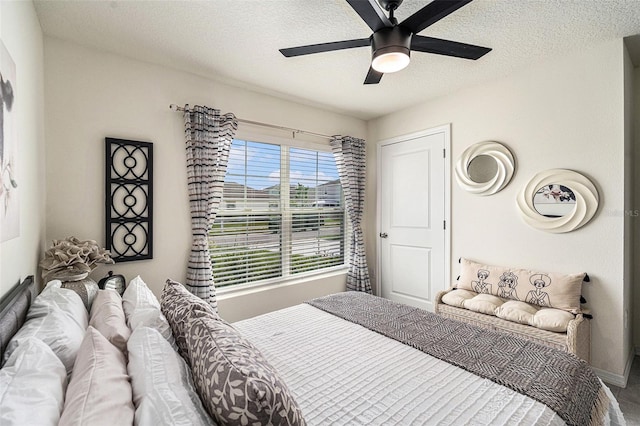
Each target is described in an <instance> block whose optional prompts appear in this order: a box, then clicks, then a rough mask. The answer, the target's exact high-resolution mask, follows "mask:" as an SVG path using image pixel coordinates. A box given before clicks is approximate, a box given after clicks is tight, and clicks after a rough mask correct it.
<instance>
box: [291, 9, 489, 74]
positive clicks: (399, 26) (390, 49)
mask: <svg viewBox="0 0 640 426" xmlns="http://www.w3.org/2000/svg"><path fill="white" fill-rule="evenodd" d="M471 1H472V0H434V1H432V2H431V3H429V4H427V5H426V6H425V7H423V8H422V9H420V10H418V11H417V12H416V13H414V14H413V15H411V16H410V17H408V18H407V19H405V20H404V21H402V22H401V23H398V20H397V19H396V18H395V17H394V16H393V14H394V12H395V10H396V9H397V8H398V7H399V6H400V4H401V3H402V0H377V1H376V0H347V3H349V5H351V7H352V8H353V9H354V10H355V11H356V13H357V14H358V15H360V17H361V18H362V19H363V20H364V21H365V22H366V23H367V25H369V27H370V28H371V29H372V30H373V34H371V36H370V37H369V38H359V39H355V40H343V41H334V42H330V43H320V44H311V45H308V46H299V47H291V48H287V49H280V52H281V53H282V54H283V55H284V56H286V57H287V58H289V57H292V56H300V55H310V54H312V53H321V52H331V51H333V50H342V49H351V48H354V47H366V46H371V57H372V60H371V66H370V67H369V72H368V73H367V77H366V78H365V80H364V84H378V83H379V82H380V79H381V78H382V75H383V74H385V73H391V72H396V71H400V70H401V69H403V68H405V67H406V66H407V65H409V60H410V59H409V55H410V53H411V51H412V50H414V51H417V52H427V53H435V54H437V55H447V56H454V57H456V58H464V59H474V60H475V59H478V58H480V57H482V56H484V55H486V54H487V53H489V52H490V51H491V49H490V48H488V47H480V46H474V45H471V44H465V43H458V42H455V41H449V40H442V39H438V38H433V37H425V36H420V35H418V33H419V32H420V31H422V30H424V29H425V28H427V27H428V26H430V25H432V24H434V23H435V22H438V21H439V20H440V19H442V18H444V17H445V16H447V15H449V14H451V13H453V12H455V11H456V10H458V9H460V8H461V7H462V6H464V5H466V4H468V3H470V2H471ZM378 3H380V5H378ZM380 6H382V7H383V8H384V9H385V10H387V11H388V12H389V17H387V16H386V15H385V13H384V12H383V11H382V9H381V7H380Z"/></svg>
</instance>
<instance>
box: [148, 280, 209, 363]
mask: <svg viewBox="0 0 640 426" xmlns="http://www.w3.org/2000/svg"><path fill="white" fill-rule="evenodd" d="M160 309H161V310H162V314H163V315H164V316H165V317H166V318H167V321H168V322H169V325H170V326H171V331H172V332H173V337H174V338H175V340H176V345H177V346H178V351H179V352H180V355H182V357H183V358H184V359H185V360H186V361H187V362H189V357H188V354H187V343H186V337H185V334H186V328H187V324H188V323H189V321H190V320H191V318H193V317H198V316H201V315H204V316H212V317H213V318H216V319H219V318H220V317H218V314H217V313H215V312H214V310H213V308H211V306H210V305H209V304H208V303H207V302H205V301H204V300H202V299H201V298H199V297H198V296H196V295H195V294H193V293H191V292H189V290H187V289H186V288H185V286H184V285H182V284H180V283H179V282H177V281H173V280H167V282H166V284H165V286H164V289H163V290H162V300H161V302H160Z"/></svg>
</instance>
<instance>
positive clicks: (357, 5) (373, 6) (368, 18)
mask: <svg viewBox="0 0 640 426" xmlns="http://www.w3.org/2000/svg"><path fill="white" fill-rule="evenodd" d="M347 3H349V4H350V5H351V7H352V8H353V10H355V11H356V13H357V14H358V15H360V17H361V18H362V20H363V21H364V22H366V23H367V25H368V26H369V28H371V29H372V30H373V32H376V31H378V30H381V29H382V28H384V27H392V26H393V24H392V23H391V21H390V20H389V18H387V16H386V15H385V14H384V12H383V11H382V9H381V8H380V6H379V5H378V2H377V1H376V0H347Z"/></svg>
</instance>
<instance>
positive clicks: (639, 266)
mask: <svg viewBox="0 0 640 426" xmlns="http://www.w3.org/2000/svg"><path fill="white" fill-rule="evenodd" d="M633 78H634V81H633V82H634V84H633V91H634V111H633V116H634V148H635V149H634V153H633V158H634V163H635V164H640V147H638V146H637V144H638V143H640V114H638V108H639V106H640V67H636V68H635V69H634V72H633ZM634 172H635V173H634V182H635V183H636V184H635V185H634V187H633V189H634V193H633V210H632V211H633V212H634V213H635V212H638V214H637V215H634V216H633V218H634V221H633V224H634V227H633V228H632V229H633V235H634V261H633V262H632V263H633V266H634V268H635V269H634V276H635V277H636V280H635V281H636V282H634V283H633V289H632V293H633V308H634V309H633V337H634V338H633V341H634V344H635V346H636V353H640V262H638V261H637V260H636V259H637V256H638V255H640V223H638V221H640V185H639V184H638V181H639V180H640V171H639V170H637V167H636V168H635V170H634Z"/></svg>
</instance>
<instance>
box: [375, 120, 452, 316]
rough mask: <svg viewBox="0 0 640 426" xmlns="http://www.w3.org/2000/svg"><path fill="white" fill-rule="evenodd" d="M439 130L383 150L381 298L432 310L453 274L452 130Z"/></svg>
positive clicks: (402, 141) (381, 153)
mask: <svg viewBox="0 0 640 426" xmlns="http://www.w3.org/2000/svg"><path fill="white" fill-rule="evenodd" d="M439 130H440V131H435V132H433V133H429V132H426V133H427V134H426V135H423V136H417V137H413V138H408V139H406V140H401V141H395V142H392V143H387V144H385V143H383V144H382V145H381V147H380V151H379V154H380V157H379V158H380V172H379V173H380V186H379V188H380V194H379V197H380V198H379V200H380V235H379V241H380V245H379V248H380V250H379V253H380V259H379V265H380V278H381V280H380V285H381V293H382V297H385V298H388V299H391V300H395V301H397V302H401V303H406V304H408V305H412V306H416V307H419V308H423V309H427V310H431V311H432V310H433V304H434V300H435V296H436V293H437V292H438V291H440V290H443V289H445V288H448V285H447V283H446V281H445V280H447V279H448V275H449V274H448V268H449V267H448V261H449V255H448V238H447V233H448V231H447V230H446V228H447V226H446V223H445V220H446V219H447V215H448V209H447V208H446V202H447V200H448V197H449V195H448V191H449V188H448V186H449V185H448V182H449V180H448V178H447V175H446V173H448V172H449V170H448V167H447V166H446V158H445V152H446V151H445V148H447V147H448V145H449V131H448V127H447V128H440V129H439Z"/></svg>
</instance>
